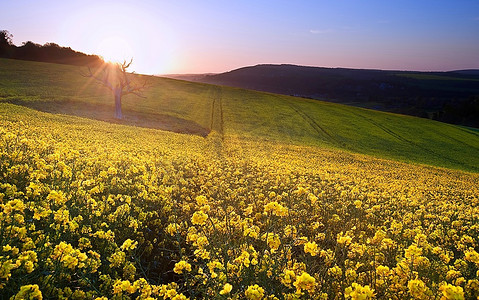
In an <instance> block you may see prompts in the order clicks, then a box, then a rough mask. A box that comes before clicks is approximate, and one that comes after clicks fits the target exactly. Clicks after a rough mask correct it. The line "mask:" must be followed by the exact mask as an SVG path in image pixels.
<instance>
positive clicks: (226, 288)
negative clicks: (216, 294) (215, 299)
mask: <svg viewBox="0 0 479 300" xmlns="http://www.w3.org/2000/svg"><path fill="white" fill-rule="evenodd" d="M232 289H233V286H232V285H231V284H229V283H225V285H224V286H223V289H222V290H221V291H220V295H226V294H229V293H230V292H231V290H232Z"/></svg>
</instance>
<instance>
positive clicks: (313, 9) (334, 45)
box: [0, 0, 479, 74]
mask: <svg viewBox="0 0 479 300" xmlns="http://www.w3.org/2000/svg"><path fill="white" fill-rule="evenodd" d="M0 4H1V5H0V7H1V8H2V9H1V12H0V30H8V31H9V32H10V33H11V34H13V42H14V44H16V45H17V46H19V45H21V44H22V43H23V42H26V41H33V42H35V43H39V44H44V43H46V42H53V43H57V44H59V45H60V46H67V47H71V48H72V49H74V50H77V51H81V52H85V53H88V54H98V55H102V56H104V57H105V58H106V59H108V60H117V61H119V60H120V61H121V60H129V59H130V58H133V64H132V68H133V69H134V70H135V71H136V72H138V73H143V74H194V73H219V72H226V71H229V70H233V69H236V68H240V67H244V66H251V65H256V64H267V63H268V64H296V65H307V66H320V67H347V68H368V69H369V68H371V69H387V70H416V71H450V70H458V69H473V68H475V69H479V1H478V0H470V1H466V0H447V1H446V0H401V1H396V0H378V1H370V0H363V1H360V0H331V1H323V0H312V1H301V0H295V1H293V0H290V1H282V0H276V1H273V0H237V1H232V0H222V1H220V0H201V1H198V0H196V1H194V0H174V1H172V0H168V1H163V0H156V1H155V0H136V1H130V0H115V1H100V0H94V1H93V0H78V1H69V0H59V1H56V0H44V1H37V0H14V1H13V0H12V1H9V0H0Z"/></svg>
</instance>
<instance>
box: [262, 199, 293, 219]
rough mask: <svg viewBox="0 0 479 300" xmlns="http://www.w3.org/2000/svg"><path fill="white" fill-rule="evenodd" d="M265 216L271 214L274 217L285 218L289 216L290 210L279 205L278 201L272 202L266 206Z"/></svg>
mask: <svg viewBox="0 0 479 300" xmlns="http://www.w3.org/2000/svg"><path fill="white" fill-rule="evenodd" d="M264 212H265V214H268V213H269V212H271V213H272V214H273V215H275V216H278V217H284V216H286V215H287V214H288V209H287V208H285V207H284V206H282V205H281V204H279V203H278V202H276V201H273V202H270V203H268V204H266V205H265V206H264Z"/></svg>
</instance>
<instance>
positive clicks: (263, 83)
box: [176, 65, 479, 127]
mask: <svg viewBox="0 0 479 300" xmlns="http://www.w3.org/2000/svg"><path fill="white" fill-rule="evenodd" d="M477 74H478V73H477V70H463V71H452V72H406V71H383V70H367V69H364V70H363V69H345V68H320V67H306V66H296V65H256V66H251V67H244V68H240V69H236V70H232V71H230V72H226V73H221V74H212V75H204V76H200V75H197V76H192V75H189V76H186V77H181V76H179V77H178V76H177V77H176V78H179V79H184V80H191V81H198V82H205V83H212V84H218V85H226V86H232V87H240V88H245V89H252V90H257V91H266V92H271V93H278V94H283V95H294V96H299V97H306V98H313V99H319V100H326V101H330V102H336V103H343V104H348V105H354V106H358V107H366V108H372V109H376V110H382V111H389V112H395V113H401V114H407V115H413V116H419V117H424V118H429V119H434V120H438V121H442V122H448V123H453V124H459V125H465V126H472V127H479V123H478V121H477V120H479V101H478V100H477V99H478V98H479V76H478V75H477Z"/></svg>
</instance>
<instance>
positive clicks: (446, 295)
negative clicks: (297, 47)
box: [439, 283, 464, 300]
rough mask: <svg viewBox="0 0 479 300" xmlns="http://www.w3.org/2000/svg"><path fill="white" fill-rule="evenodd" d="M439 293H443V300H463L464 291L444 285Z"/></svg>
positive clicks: (450, 285)
mask: <svg viewBox="0 0 479 300" xmlns="http://www.w3.org/2000/svg"><path fill="white" fill-rule="evenodd" d="M439 291H441V292H442V297H441V300H463V299H464V290H463V289H462V287H460V286H454V285H452V284H449V283H447V284H443V285H441V286H440V287H439Z"/></svg>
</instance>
